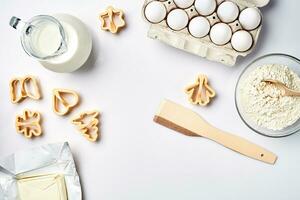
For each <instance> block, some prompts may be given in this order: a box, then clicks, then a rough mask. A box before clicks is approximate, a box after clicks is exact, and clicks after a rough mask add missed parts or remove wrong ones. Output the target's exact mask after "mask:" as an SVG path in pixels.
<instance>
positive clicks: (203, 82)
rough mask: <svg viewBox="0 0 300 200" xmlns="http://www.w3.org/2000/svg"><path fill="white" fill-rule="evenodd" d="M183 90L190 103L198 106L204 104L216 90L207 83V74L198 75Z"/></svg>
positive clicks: (213, 95)
mask: <svg viewBox="0 0 300 200" xmlns="http://www.w3.org/2000/svg"><path fill="white" fill-rule="evenodd" d="M185 92H186V93H187V94H188V99H189V101H190V102H191V103H192V104H199V105H200V106H206V105H207V104H209V103H210V101H211V99H212V98H213V97H215V96H216V92H215V91H214V90H213V89H212V88H211V87H210V86H209V84H208V78H207V76H206V75H203V74H200V75H198V77H197V80H196V83H194V84H192V85H190V86H188V87H187V88H186V89H185Z"/></svg>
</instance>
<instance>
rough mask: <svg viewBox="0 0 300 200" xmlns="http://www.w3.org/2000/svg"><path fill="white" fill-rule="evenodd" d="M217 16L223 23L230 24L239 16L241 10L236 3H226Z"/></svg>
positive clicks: (220, 6) (222, 4)
mask: <svg viewBox="0 0 300 200" xmlns="http://www.w3.org/2000/svg"><path fill="white" fill-rule="evenodd" d="M217 14H218V17H219V18H220V20H221V21H222V22H226V23H230V22H233V21H234V20H236V18H237V17H238V16H239V8H238V6H237V5H236V4H235V3H233V2H231V1H225V2H223V3H221V5H219V7H218V10H217Z"/></svg>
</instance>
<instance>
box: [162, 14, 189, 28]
mask: <svg viewBox="0 0 300 200" xmlns="http://www.w3.org/2000/svg"><path fill="white" fill-rule="evenodd" d="M188 22H189V17H188V15H187V13H186V12H185V11H184V10H182V9H179V8H177V9H174V10H172V11H171V12H169V14H168V16H167V24H168V26H169V27H170V28H171V29H173V30H175V31H179V30H182V29H184V28H185V27H186V26H187V24H188Z"/></svg>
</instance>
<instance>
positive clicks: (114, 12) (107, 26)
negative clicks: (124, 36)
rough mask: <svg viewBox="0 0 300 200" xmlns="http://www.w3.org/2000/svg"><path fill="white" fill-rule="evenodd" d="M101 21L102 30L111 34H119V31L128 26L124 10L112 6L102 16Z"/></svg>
mask: <svg viewBox="0 0 300 200" xmlns="http://www.w3.org/2000/svg"><path fill="white" fill-rule="evenodd" d="M116 18H118V19H116ZM99 19H100V20H101V29H102V30H105V31H110V32H111V33H118V31H119V30H120V29H121V28H123V27H125V25H126V23H125V20H124V12H123V10H121V9H117V8H114V7H112V6H109V7H107V8H106V10H105V11H104V12H102V13H101V14H100V16H99ZM116 22H118V23H116Z"/></svg>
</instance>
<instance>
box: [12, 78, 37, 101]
mask: <svg viewBox="0 0 300 200" xmlns="http://www.w3.org/2000/svg"><path fill="white" fill-rule="evenodd" d="M30 86H31V89H32V91H30V89H29V88H30ZM9 87H10V99H11V102H12V103H20V102H21V101H23V100H24V99H25V98H27V97H28V98H31V99H35V100H38V99H40V98H41V93H40V89H39V85H38V81H37V79H36V78H35V77H33V76H30V75H28V76H25V77H19V78H13V79H12V80H11V81H10V83H9Z"/></svg>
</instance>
